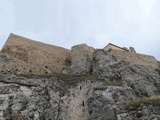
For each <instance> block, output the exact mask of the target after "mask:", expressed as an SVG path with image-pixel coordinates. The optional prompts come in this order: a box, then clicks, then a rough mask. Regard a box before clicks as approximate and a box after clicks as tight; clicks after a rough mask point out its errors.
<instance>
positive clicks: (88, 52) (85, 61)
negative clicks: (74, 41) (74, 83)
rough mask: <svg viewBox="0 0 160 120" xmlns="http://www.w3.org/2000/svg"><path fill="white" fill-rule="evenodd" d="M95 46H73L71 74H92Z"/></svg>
mask: <svg viewBox="0 0 160 120" xmlns="http://www.w3.org/2000/svg"><path fill="white" fill-rule="evenodd" d="M93 51H94V48H92V47H90V46H87V45H86V44H80V45H76V46H73V47H72V49H71V66H70V68H69V73H70V74H85V75H86V74H90V72H91V69H92V68H91V67H92V61H93Z"/></svg>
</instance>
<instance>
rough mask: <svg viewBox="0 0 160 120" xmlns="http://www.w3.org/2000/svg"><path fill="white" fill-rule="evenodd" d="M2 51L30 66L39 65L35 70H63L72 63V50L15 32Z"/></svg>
mask: <svg viewBox="0 0 160 120" xmlns="http://www.w3.org/2000/svg"><path fill="white" fill-rule="evenodd" d="M1 52H2V53H4V54H7V55H9V56H12V57H14V58H17V59H19V60H21V61H24V62H25V63H28V65H29V66H31V65H32V66H37V67H38V68H34V69H33V71H34V70H35V69H39V68H44V69H46V68H47V69H49V68H50V70H51V71H52V72H59V71H61V72H62V70H63V69H64V68H66V67H67V66H68V65H70V50H68V49H65V48H62V47H58V46H53V45H49V44H44V43H41V42H37V41H33V40H30V39H28V38H25V37H21V36H18V35H14V34H10V36H9V38H8V40H7V42H6V43H5V45H4V47H3V48H2V50H1ZM18 64H19V63H18ZM31 68H32V67H31Z"/></svg>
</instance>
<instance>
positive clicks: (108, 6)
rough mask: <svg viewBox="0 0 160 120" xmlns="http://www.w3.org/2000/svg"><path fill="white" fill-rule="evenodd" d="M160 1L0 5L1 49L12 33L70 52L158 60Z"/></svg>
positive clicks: (14, 0)
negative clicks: (111, 48)
mask: <svg viewBox="0 0 160 120" xmlns="http://www.w3.org/2000/svg"><path fill="white" fill-rule="evenodd" d="M159 6H160V0H0V48H1V47H2V46H3V44H4V43H5V41H6V40H7V37H8V36H9V34H10V33H15V34H18V35H21V36H25V37H28V38H31V39H34V40H37V41H41V42H45V43H49V44H53V45H58V46H62V47H65V48H70V47H72V46H73V45H76V44H81V43H86V44H88V45H90V46H93V47H94V48H103V47H105V46H106V45H107V44H108V43H113V44H116V45H118V46H121V47H130V46H133V47H134V48H135V49H136V51H137V52H139V53H144V54H149V55H153V56H155V57H156V58H157V59H158V60H160V47H159V46H160V7H159Z"/></svg>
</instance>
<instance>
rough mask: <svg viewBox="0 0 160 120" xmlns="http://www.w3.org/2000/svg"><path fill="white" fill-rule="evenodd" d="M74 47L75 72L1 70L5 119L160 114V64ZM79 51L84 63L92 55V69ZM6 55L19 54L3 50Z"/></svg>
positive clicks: (149, 117)
mask: <svg viewBox="0 0 160 120" xmlns="http://www.w3.org/2000/svg"><path fill="white" fill-rule="evenodd" d="M79 48H83V50H79ZM73 49H74V50H73V51H72V52H73V53H72V59H71V60H72V64H73V66H76V65H77V67H73V68H74V69H73V68H70V69H72V72H71V73H72V74H67V75H64V74H52V76H51V75H50V76H46V75H41V76H40V75H38V76H31V75H27V74H26V75H18V74H16V73H12V72H9V71H1V72H0V120H153V119H154V120H159V119H160V107H159V105H160V102H159V101H160V96H159V94H160V87H159V86H160V69H155V68H154V67H148V66H143V65H136V64H130V63H127V62H123V61H120V62H119V61H116V59H115V57H114V56H112V55H111V54H109V53H108V52H106V51H104V50H95V51H94V52H93V53H92V52H91V54H89V53H90V50H89V49H88V47H87V46H86V45H80V46H76V47H75V48H73ZM91 51H93V49H91ZM74 55H77V56H76V57H75V58H74ZM80 55H81V57H80V58H83V59H82V61H83V60H84V61H85V62H84V63H83V64H84V66H85V65H86V61H87V60H88V59H89V61H90V60H91V61H92V72H90V75H89V74H88V71H87V69H84V68H83V69H82V68H81V67H80V66H78V65H79V64H78V62H80V61H81V60H80V61H79V59H78V57H79V56H80ZM4 61H6V62H7V61H12V62H14V61H17V60H15V59H14V58H12V57H7V56H4V55H1V57H0V62H4ZM81 64H82V63H81ZM73 70H75V71H76V72H73ZM86 73H87V74H86ZM73 74H74V75H73ZM75 74H76V75H75Z"/></svg>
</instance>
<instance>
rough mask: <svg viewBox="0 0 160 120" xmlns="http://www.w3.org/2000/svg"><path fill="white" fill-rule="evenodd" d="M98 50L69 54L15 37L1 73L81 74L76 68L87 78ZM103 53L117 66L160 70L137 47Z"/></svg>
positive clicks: (1, 56) (2, 57)
mask: <svg viewBox="0 0 160 120" xmlns="http://www.w3.org/2000/svg"><path fill="white" fill-rule="evenodd" d="M94 50H95V49H94V48H93V47H90V46H87V45H86V44H80V45H76V46H73V47H72V48H71V50H69V49H66V48H62V47H58V46H54V45H49V44H45V43H41V42H37V41H34V40H30V39H28V38H25V37H22V36H18V35H15V34H12V33H11V34H10V36H9V37H8V39H7V41H6V43H5V45H4V46H3V48H2V50H1V52H0V70H1V71H4V72H5V71H10V72H14V73H16V74H31V75H50V74H53V73H65V74H66V73H71V74H77V71H75V70H74V67H79V68H80V70H81V71H84V74H86V73H87V72H89V71H90V67H91V66H92V65H91V64H92V61H93V53H94ZM102 50H103V51H106V52H107V53H108V54H110V55H112V56H113V57H114V58H115V59H116V61H117V62H120V61H125V62H128V63H132V64H140V65H145V66H150V67H154V68H158V67H159V62H158V61H157V60H156V59H155V58H154V57H153V56H149V55H144V54H139V53H136V51H135V49H134V48H133V47H130V50H129V49H127V48H121V47H119V46H116V45H113V44H111V43H110V44H108V45H107V46H106V47H104V48H103V49H102Z"/></svg>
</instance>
